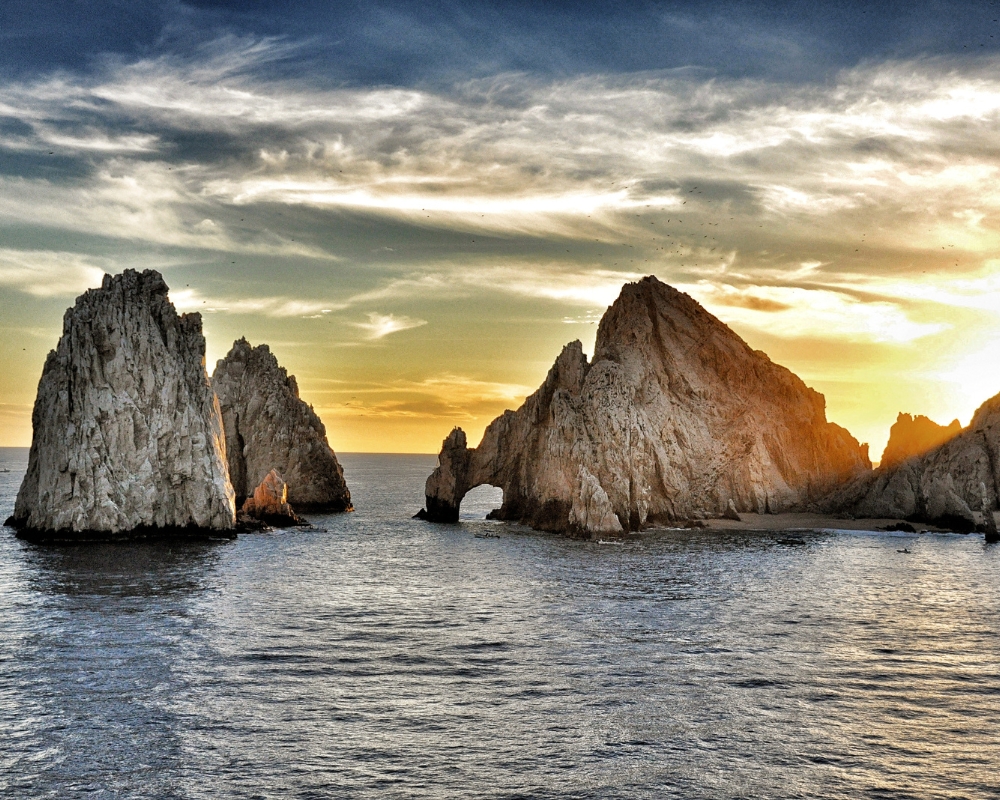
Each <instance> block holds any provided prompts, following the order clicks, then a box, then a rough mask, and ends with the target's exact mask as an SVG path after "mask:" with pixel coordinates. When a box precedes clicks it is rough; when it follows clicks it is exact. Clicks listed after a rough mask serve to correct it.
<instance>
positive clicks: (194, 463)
mask: <svg viewBox="0 0 1000 800" xmlns="http://www.w3.org/2000/svg"><path fill="white" fill-rule="evenodd" d="M32 427H33V435H32V442H31V452H30V455H29V461H28V471H27V473H26V475H25V478H24V482H23V483H22V484H21V488H20V491H19V492H18V496H17V502H16V504H15V509H14V516H13V518H12V523H13V524H14V526H15V527H17V528H18V529H20V531H21V533H22V534H23V535H40V536H43V537H44V536H52V537H54V538H67V539H71V540H80V539H85V538H91V537H94V536H96V537H99V538H100V537H103V536H111V535H119V534H129V533H131V534H156V533H158V532H159V533H166V532H173V533H180V532H185V531H187V532H196V531H206V530H215V531H229V530H231V529H232V528H233V526H234V524H235V505H234V498H233V490H232V487H231V486H230V483H229V479H228V477H227V471H226V452H225V439H224V437H223V432H222V417H221V414H220V412H219V405H218V402H217V401H216V399H215V393H214V392H213V391H212V387H211V385H210V383H209V380H208V375H207V374H206V372H205V339H204V337H203V336H202V333H201V316H200V315H199V314H185V315H183V316H178V314H177V312H176V311H175V310H174V307H173V305H172V304H171V302H170V300H169V298H168V297H167V285H166V284H165V283H164V281H163V278H162V277H161V276H160V274H159V273H157V272H155V271H153V270H146V271H145V272H143V273H141V274H140V273H138V272H135V271H133V270H126V271H125V272H124V273H122V274H121V275H116V276H114V277H112V276H110V275H107V276H105V278H104V282H103V284H102V286H101V288H100V289H92V290H90V291H88V292H86V293H85V294H83V295H81V296H80V297H79V298H77V301H76V305H75V306H73V307H72V308H70V309H68V310H67V311H66V315H65V317H64V318H63V333H62V337H61V338H60V340H59V343H58V345H57V346H56V349H55V350H53V351H52V352H50V353H49V355H48V358H47V359H46V361H45V367H44V369H43V371H42V377H41V380H40V381H39V383H38V395H37V398H36V400H35V408H34V412H33V414H32Z"/></svg>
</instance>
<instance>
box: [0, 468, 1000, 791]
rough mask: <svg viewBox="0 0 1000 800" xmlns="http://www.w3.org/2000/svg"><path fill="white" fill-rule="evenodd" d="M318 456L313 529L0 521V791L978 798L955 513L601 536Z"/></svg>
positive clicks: (984, 617) (983, 651)
mask: <svg viewBox="0 0 1000 800" xmlns="http://www.w3.org/2000/svg"><path fill="white" fill-rule="evenodd" d="M26 460H27V451H26V450H23V449H17V450H14V449H6V450H2V449H0V470H3V469H9V470H10V472H3V471H0V519H2V518H6V517H7V516H8V515H9V514H10V512H11V511H12V509H13V503H14V496H15V494H16V491H17V487H18V485H19V484H20V481H21V477H22V475H23V471H24V467H25V463H26ZM341 461H342V463H343V465H344V469H345V473H346V476H347V480H348V484H349V486H350V488H351V492H352V494H353V496H354V502H355V505H356V507H357V511H356V512H355V513H353V514H344V515H336V516H314V517H312V522H313V524H314V527H313V528H310V529H295V530H288V531H283V532H276V533H269V534H254V535H242V536H240V537H239V538H238V539H237V540H235V541H231V542H216V543H202V544H180V545H170V544H164V543H158V544H149V543H138V544H114V545H88V546H77V547H43V546H37V545H31V544H27V543H23V542H21V541H19V540H17V539H15V538H14V536H13V533H12V532H11V531H10V530H9V529H6V528H4V529H3V530H2V531H0V797H3V798H5V800H12V799H14V798H49V797H51V798H60V799H61V800H62V799H64V798H65V799H68V798H213V799H218V798H327V797H343V798H376V797H377V798H396V797H399V798H404V797H405V798H424V797H426V798H464V797H473V798H478V797H491V798H493V797H496V798H545V797H553V798H555V797H559V798H575V797H580V798H584V797H586V798H671V797H677V798H745V797H754V798H769V797H774V798H794V797H817V798H818V797H823V798H958V797H1000V789H998V785H1000V777H998V774H1000V773H998V770H997V766H996V759H997V751H998V748H1000V592H998V589H1000V547H998V546H994V545H986V544H984V541H983V537H982V535H970V536H960V535H954V534H922V535H912V534H887V533H865V532H847V531H830V530H824V531H812V532H806V533H801V534H798V533H797V534H796V536H800V537H801V538H802V539H803V540H804V541H805V544H804V545H802V546H790V545H788V544H783V543H782V540H784V539H786V538H787V536H788V533H787V532H780V533H779V532H769V531H760V532H753V533H746V532H739V533H733V532H721V531H714V532H709V531H678V530H663V531H649V532H646V533H643V534H642V535H638V536H633V537H630V539H629V541H627V542H626V543H625V544H621V545H613V544H612V545H602V544H599V543H596V542H581V541H572V540H568V539H564V538H561V537H558V536H551V535H546V534H540V533H536V532H533V531H530V530H527V529H524V528H521V527H518V526H515V525H510V524H507V523H501V522H492V521H487V520H485V519H484V517H485V514H486V512H487V511H488V510H489V509H490V508H492V507H494V506H495V505H497V504H498V503H499V492H498V491H497V490H489V489H481V490H477V491H476V492H475V493H474V495H473V496H470V498H469V499H468V500H467V501H466V503H465V504H463V519H462V521H461V522H460V523H459V524H458V525H455V526H441V525H433V524H430V523H425V522H421V521H417V520H413V519H411V518H410V517H411V516H412V514H413V513H415V512H416V511H417V510H418V509H419V508H420V507H421V505H422V502H423V482H424V479H425V478H426V476H427V475H428V473H429V472H430V470H431V469H432V468H433V466H434V464H435V459H434V457H433V456H390V455H361V454H341ZM477 534H478V536H477ZM486 534H495V537H492V536H491V537H489V538H485V535H486ZM900 550H909V551H910V552H909V553H901V552H899V551H900Z"/></svg>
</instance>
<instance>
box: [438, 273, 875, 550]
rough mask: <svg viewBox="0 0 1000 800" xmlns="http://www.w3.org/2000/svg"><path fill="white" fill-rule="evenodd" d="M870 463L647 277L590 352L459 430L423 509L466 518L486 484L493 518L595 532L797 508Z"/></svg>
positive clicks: (745, 350) (784, 373)
mask: <svg viewBox="0 0 1000 800" xmlns="http://www.w3.org/2000/svg"><path fill="white" fill-rule="evenodd" d="M870 471H871V462H870V461H869V460H868V453H867V447H866V446H863V445H859V444H858V442H857V441H856V440H855V439H854V438H853V437H852V436H851V435H850V434H849V433H848V432H847V431H846V430H844V429H843V428H841V427H839V426H837V425H834V424H832V423H830V422H827V420H826V413H825V401H824V399H823V396H822V395H821V394H819V393H818V392H815V391H813V390H812V389H810V388H809V387H807V386H806V385H805V384H804V383H803V382H802V381H801V380H800V379H799V378H797V377H796V376H795V375H793V374H792V373H791V372H790V371H789V370H787V369H785V368H784V367H780V366H778V365H777V364H774V363H772V362H771V360H770V359H768V357H767V356H766V355H765V354H764V353H761V352H759V351H754V350H751V349H750V347H748V346H747V344H746V343H745V342H744V341H743V340H742V339H740V338H739V336H737V335H736V334H735V333H734V332H733V331H732V330H730V329H729V328H728V327H726V326H725V325H724V324H723V323H722V322H720V321H719V320H718V319H716V318H715V317H713V316H712V315H711V314H709V313H708V312H707V311H706V310H705V309H704V308H702V307H701V306H700V305H698V303H697V302H695V301H694V300H693V299H692V298H690V297H689V296H687V295H686V294H683V293H681V292H679V291H677V290H675V289H673V288H671V287H670V286H667V285H665V284H663V283H661V282H660V281H658V280H657V279H656V278H653V277H649V278H645V279H643V280H642V281H639V282H638V283H634V284H628V285H626V286H625V287H624V288H623V289H622V293H621V296H620V297H619V298H618V300H617V301H616V302H615V303H614V305H612V306H611V308H610V309H608V311H607V313H606V314H605V315H604V318H603V319H602V320H601V324H600V328H599V330H598V334H597V342H596V346H595V352H594V358H593V361H588V360H587V357H586V356H585V355H584V353H583V348H582V346H581V344H580V343H579V342H572V343H571V344H568V345H567V346H566V347H565V348H564V349H563V351H562V353H561V354H560V355H559V357H558V358H557V359H556V362H555V364H554V365H553V366H552V369H551V370H550V371H549V374H548V376H547V377H546V379H545V382H544V383H543V384H542V386H541V387H540V388H539V389H538V391H537V392H535V393H534V394H533V395H531V397H529V398H528V399H527V400H526V401H525V403H524V405H522V406H521V408H519V409H518V410H517V411H506V412H504V414H503V415H502V416H501V417H499V418H497V419H496V420H494V421H493V422H492V423H491V424H490V425H489V427H488V428H487V429H486V432H485V434H484V435H483V440H482V442H481V443H480V445H479V446H478V447H477V448H475V449H474V450H470V449H468V448H467V445H466V440H465V434H464V433H463V432H462V431H461V430H460V429H456V430H454V431H452V433H451V434H450V435H449V437H448V438H447V439H446V440H445V442H444V447H443V448H442V451H441V454H440V456H439V466H438V468H437V469H436V470H435V471H434V473H433V474H432V475H431V476H430V477H429V478H428V480H427V485H426V489H425V491H426V498H427V505H426V508H425V510H424V512H423V515H424V517H425V518H427V519H431V520H439V521H447V522H453V521H456V520H457V519H458V510H459V505H460V503H461V500H462V497H463V496H464V495H465V493H466V492H467V491H469V489H471V488H472V487H474V486H478V485H480V484H484V483H486V484H491V485H494V486H499V487H501V488H503V491H504V501H503V506H502V507H501V509H500V510H499V511H498V512H496V514H495V516H497V517H499V518H500V519H507V520H515V521H519V522H522V523H525V524H527V525H530V526H532V527H534V528H538V529H541V530H549V531H558V532H564V533H570V534H575V535H590V536H594V535H600V534H605V533H609V534H613V533H620V532H622V531H625V530H636V529H640V528H642V527H644V526H647V525H650V524H654V523H658V522H667V521H673V520H682V519H688V518H691V517H702V516H718V515H721V514H723V513H725V512H726V511H727V510H728V509H729V506H730V503H732V505H733V507H734V508H735V509H736V511H737V513H738V512H739V511H745V512H768V511H770V512H778V511H784V510H788V509H792V508H797V507H801V506H803V505H805V504H807V503H809V502H810V501H812V500H814V499H817V498H819V497H821V496H822V495H824V494H825V493H826V492H828V491H829V490H830V489H831V488H833V487H834V486H837V485H839V484H841V483H843V482H845V481H848V480H851V479H853V478H855V477H857V476H859V475H864V474H867V473H869V472H870Z"/></svg>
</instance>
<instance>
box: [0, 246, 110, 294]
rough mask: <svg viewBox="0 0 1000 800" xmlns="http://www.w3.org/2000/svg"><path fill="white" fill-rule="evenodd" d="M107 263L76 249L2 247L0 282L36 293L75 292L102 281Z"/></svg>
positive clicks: (20, 290)
mask: <svg viewBox="0 0 1000 800" xmlns="http://www.w3.org/2000/svg"><path fill="white" fill-rule="evenodd" d="M98 261H99V260H98ZM106 264H107V262H103V263H102V265H99V263H95V259H91V258H88V257H85V256H81V255H79V254H77V253H66V252H58V251H52V250H12V249H10V248H0V286H5V287H8V288H11V289H15V290H16V291H19V292H24V293H25V294H30V295H34V296H35V297H69V296H75V295H78V294H81V293H83V292H84V291H86V290H87V289H92V288H95V287H98V286H100V285H101V280H102V279H103V278H104V274H105V272H107V271H109V270H108V269H107V268H106Z"/></svg>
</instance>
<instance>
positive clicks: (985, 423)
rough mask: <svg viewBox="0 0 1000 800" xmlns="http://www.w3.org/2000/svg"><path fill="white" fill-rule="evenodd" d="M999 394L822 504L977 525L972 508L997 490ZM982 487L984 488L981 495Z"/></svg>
mask: <svg viewBox="0 0 1000 800" xmlns="http://www.w3.org/2000/svg"><path fill="white" fill-rule="evenodd" d="M998 465H1000V395H997V396H996V397H993V398H991V399H990V400H987V401H986V402H985V403H983V405H982V406H980V407H979V410H978V411H976V413H975V416H973V418H972V422H971V423H970V424H969V427H967V428H965V429H964V430H963V431H961V433H959V434H958V435H957V436H955V437H954V438H952V439H950V440H949V441H947V442H946V443H945V444H943V445H940V446H939V447H936V448H935V449H933V450H931V451H930V452H928V453H925V454H924V455H922V456H917V457H913V458H909V459H907V460H905V461H903V462H901V463H898V464H895V465H889V466H880V467H879V468H878V469H877V470H875V472H873V473H872V474H871V475H866V476H863V477H862V478H860V479H858V480H856V481H854V482H853V483H851V484H849V485H848V486H846V487H843V488H841V489H839V490H838V491H835V492H833V493H832V494H831V495H830V496H829V497H827V498H825V499H824V500H823V502H822V503H821V507H822V508H823V510H825V511H828V512H830V513H849V514H852V515H854V516H856V517H888V518H898V519H907V520H910V521H912V522H924V523H928V524H931V525H937V526H940V527H943V528H951V529H953V530H959V531H970V530H973V529H974V528H975V526H976V524H977V520H976V517H975V514H974V513H973V509H979V508H982V507H983V504H984V501H985V502H987V503H988V504H989V507H990V508H995V507H996V502H997V496H998V490H1000V473H998V471H997V467H998ZM982 487H985V489H986V497H985V498H984V497H983V494H982Z"/></svg>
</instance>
